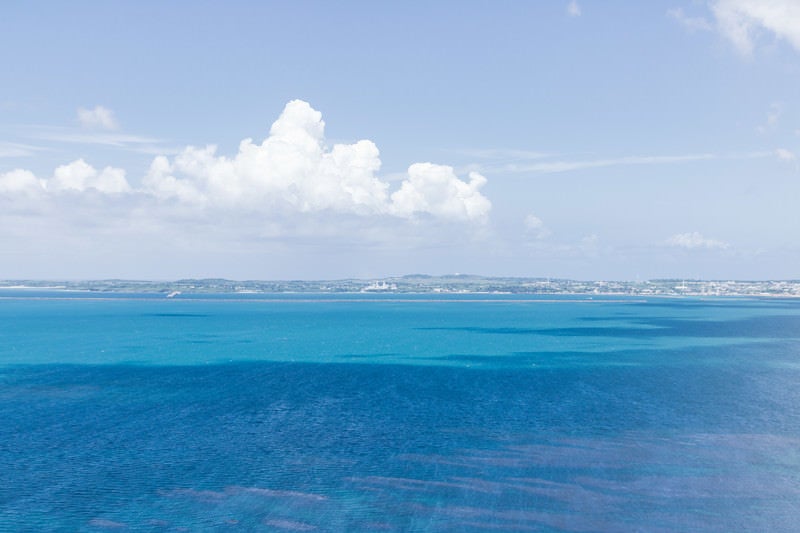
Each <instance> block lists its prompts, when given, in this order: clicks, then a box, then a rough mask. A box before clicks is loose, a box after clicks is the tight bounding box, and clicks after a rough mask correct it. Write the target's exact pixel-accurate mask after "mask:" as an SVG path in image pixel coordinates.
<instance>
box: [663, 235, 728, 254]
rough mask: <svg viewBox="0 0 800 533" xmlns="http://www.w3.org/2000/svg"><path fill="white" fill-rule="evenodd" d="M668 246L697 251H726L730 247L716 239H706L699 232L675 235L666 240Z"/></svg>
mask: <svg viewBox="0 0 800 533" xmlns="http://www.w3.org/2000/svg"><path fill="white" fill-rule="evenodd" d="M666 244H667V245H669V246H674V247H676V248H684V249H687V250H697V249H706V250H713V249H718V250H724V249H726V248H729V247H730V245H729V244H728V243H726V242H723V241H719V240H716V239H709V238H707V237H704V236H703V234H702V233H700V232H697V231H692V232H689V233H678V234H675V235H673V236H672V237H670V238H669V239H667V240H666Z"/></svg>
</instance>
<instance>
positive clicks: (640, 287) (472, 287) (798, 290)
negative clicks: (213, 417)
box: [0, 274, 800, 297]
mask: <svg viewBox="0 0 800 533" xmlns="http://www.w3.org/2000/svg"><path fill="white" fill-rule="evenodd" d="M4 289H5V290H11V289H20V290H23V289H39V290H65V291H91V292H101V293H102V292H130V293H164V295H165V296H169V297H176V296H179V295H180V294H212V293H218V294H231V293H256V294H257V293H264V294H267V293H273V294H274V293H397V294H403V293H405V294H436V293H443V294H553V295H556V294H560V295H582V296H590V295H607V296H782V297H800V280H775V281H742V280H684V279H655V280H649V281H577V280H569V279H550V278H520V277H485V276H475V275H465V274H455V275H449V276H428V275H423V274H412V275H407V276H400V277H388V278H376V279H340V280H316V281H312V280H284V281H258V280H248V281H233V280H228V279H181V280H176V281H137V280H121V279H107V280H86V281H55V280H47V281H44V280H19V279H18V280H0V290H4Z"/></svg>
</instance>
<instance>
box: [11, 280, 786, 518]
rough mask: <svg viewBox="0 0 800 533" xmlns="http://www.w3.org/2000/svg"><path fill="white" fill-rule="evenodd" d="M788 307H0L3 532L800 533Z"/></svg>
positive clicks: (385, 303) (61, 302) (629, 301)
mask: <svg viewBox="0 0 800 533" xmlns="http://www.w3.org/2000/svg"><path fill="white" fill-rule="evenodd" d="M798 524H800V301H796V300H781V299H737V298H727V299H692V298H685V299H684V298H681V299H667V298H664V299H658V298H646V299H645V298H595V299H581V298H567V297H561V298H546V297H538V298H537V297H514V296H502V295H491V296H458V297H457V296H450V297H447V296H423V295H420V296H397V295H391V296H390V295H344V296H330V295H317V296H300V295H295V296H287V295H274V296H269V295H266V296H265V295H229V296H219V297H210V296H204V297H200V296H194V297H188V296H186V295H181V296H179V297H177V298H172V299H167V298H164V297H163V296H152V295H151V296H148V295H113V294H112V295H107V296H106V297H103V298H98V297H97V295H96V294H92V293H65V292H61V293H57V292H50V293H48V292H34V291H22V290H14V291H12V290H6V291H3V292H0V531H124V530H128V531H158V532H161V531H226V532H227V531H243V532H244V531H277V532H281V531H290V532H291V531H347V532H350V531H354V532H359V531H369V532H373V531H420V532H425V531H458V532H461V531H466V532H470V531H620V532H621V531H647V532H658V531H719V532H728V531H797V529H798Z"/></svg>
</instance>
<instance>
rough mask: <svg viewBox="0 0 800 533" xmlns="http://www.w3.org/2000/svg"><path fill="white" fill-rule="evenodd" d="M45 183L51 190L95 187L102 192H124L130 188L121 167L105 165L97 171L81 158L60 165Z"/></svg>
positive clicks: (77, 189)
mask: <svg viewBox="0 0 800 533" xmlns="http://www.w3.org/2000/svg"><path fill="white" fill-rule="evenodd" d="M45 184H46V188H47V189H48V190H51V191H67V190H72V191H77V192H83V191H86V190H88V189H95V190H98V191H100V192H104V193H125V192H130V190H131V187H130V185H129V184H128V180H127V179H125V171H124V170H122V169H121V168H113V167H106V168H104V169H103V170H101V171H98V170H96V169H95V168H94V167H93V166H91V165H90V164H88V163H87V162H86V161H84V160H83V159H78V160H76V161H73V162H72V163H69V164H67V165H61V166H60V167H58V168H57V169H56V170H55V172H54V173H53V177H52V178H51V179H50V180H47V181H46V182H45Z"/></svg>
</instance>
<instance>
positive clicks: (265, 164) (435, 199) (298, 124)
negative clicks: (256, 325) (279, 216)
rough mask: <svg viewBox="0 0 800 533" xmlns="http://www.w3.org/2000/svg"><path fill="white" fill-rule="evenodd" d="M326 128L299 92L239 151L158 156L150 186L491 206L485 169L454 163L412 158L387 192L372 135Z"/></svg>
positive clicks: (414, 205) (454, 209)
mask: <svg viewBox="0 0 800 533" xmlns="http://www.w3.org/2000/svg"><path fill="white" fill-rule="evenodd" d="M324 133H325V122H324V121H323V120H322V115H321V113H320V112H319V111H316V110H315V109H313V108H312V107H311V106H310V105H309V104H308V103H306V102H303V101H301V100H294V101H291V102H289V103H288V104H287V105H286V107H285V108H284V110H283V113H281V115H280V117H279V118H278V119H277V120H276V121H275V122H274V123H273V124H272V127H271V129H270V133H269V136H268V137H267V138H266V139H265V140H264V141H263V142H261V143H256V142H254V141H253V140H252V139H245V140H243V141H242V142H241V143H240V145H239V150H238V152H237V153H236V155H234V156H233V157H226V156H222V155H218V154H217V148H216V147H215V146H213V145H211V146H206V147H205V148H196V147H191V146H190V147H187V148H186V149H184V150H183V151H182V152H181V153H180V154H178V155H177V156H176V157H174V158H173V159H172V160H170V159H168V158H166V157H157V158H156V159H155V160H154V161H153V163H152V165H151V167H150V171H149V172H148V174H147V176H146V177H145V179H144V180H143V183H144V187H145V190H146V191H147V192H149V193H151V194H153V195H155V196H157V197H159V198H161V199H164V200H168V199H173V200H177V201H181V202H186V203H190V204H196V205H202V206H213V207H229V208H238V209H246V210H265V211H277V212H301V213H308V212H322V211H330V212H337V213H352V214H358V215H384V214H385V215H395V216H400V217H413V216H415V215H417V214H428V215H432V216H434V217H438V218H444V219H451V220H468V221H477V222H480V221H484V220H485V219H486V217H487V215H488V213H489V210H490V209H491V203H490V202H489V200H488V199H487V198H486V197H485V196H483V195H482V194H481V193H480V192H479V189H480V188H481V187H482V186H483V185H484V184H485V183H486V179H485V178H484V177H483V176H481V175H480V174H476V173H472V174H470V175H469V181H463V180H461V179H459V178H458V176H456V174H455V173H454V171H453V169H452V168H451V167H448V166H444V165H435V164H432V163H416V164H413V165H411V166H410V167H409V169H408V175H407V177H406V179H405V180H404V181H403V182H402V183H401V185H400V188H399V190H397V191H395V192H394V193H393V194H391V195H389V183H387V182H385V181H382V180H381V179H379V178H378V176H377V174H376V173H377V172H378V170H379V169H380V166H381V161H380V157H379V155H380V154H379V152H378V148H377V146H375V144H374V143H373V142H372V141H369V140H361V141H358V142H355V143H353V144H334V145H333V147H330V148H329V147H328V146H327V145H326V144H325V136H324Z"/></svg>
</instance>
